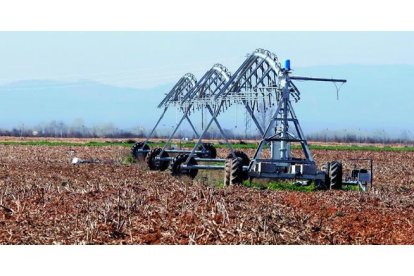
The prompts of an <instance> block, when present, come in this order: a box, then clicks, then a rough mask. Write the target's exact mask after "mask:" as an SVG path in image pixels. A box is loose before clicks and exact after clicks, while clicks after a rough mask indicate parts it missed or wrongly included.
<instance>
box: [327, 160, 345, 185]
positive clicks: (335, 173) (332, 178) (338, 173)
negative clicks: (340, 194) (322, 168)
mask: <svg viewBox="0 0 414 276" xmlns="http://www.w3.org/2000/svg"><path fill="white" fill-rule="evenodd" d="M328 176H329V183H330V188H331V189H341V188H342V163H341V162H338V161H332V162H331V163H329V174H328Z"/></svg>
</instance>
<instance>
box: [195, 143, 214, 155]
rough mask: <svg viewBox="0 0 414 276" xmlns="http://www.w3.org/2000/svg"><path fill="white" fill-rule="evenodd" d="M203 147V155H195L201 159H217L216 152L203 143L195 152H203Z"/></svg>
mask: <svg viewBox="0 0 414 276" xmlns="http://www.w3.org/2000/svg"><path fill="white" fill-rule="evenodd" d="M203 147H204V153H199V154H197V156H198V157H202V158H216V157H217V150H216V148H215V147H214V145H213V144H211V143H204V144H203V145H200V146H198V149H197V150H200V151H201V150H203Z"/></svg>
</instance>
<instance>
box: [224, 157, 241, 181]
mask: <svg viewBox="0 0 414 276" xmlns="http://www.w3.org/2000/svg"><path fill="white" fill-rule="evenodd" d="M242 183H243V165H242V160H241V158H233V159H227V160H226V163H225V164H224V185H226V186H228V185H241V184H242Z"/></svg>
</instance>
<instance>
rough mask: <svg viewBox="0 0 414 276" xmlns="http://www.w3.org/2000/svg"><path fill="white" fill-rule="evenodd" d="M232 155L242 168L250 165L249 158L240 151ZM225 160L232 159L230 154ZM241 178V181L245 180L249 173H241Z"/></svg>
mask: <svg viewBox="0 0 414 276" xmlns="http://www.w3.org/2000/svg"><path fill="white" fill-rule="evenodd" d="M234 154H235V155H236V157H238V158H240V159H241V164H242V166H249V165H250V158H249V157H248V156H247V154H245V153H244V152H242V151H240V150H235V151H234ZM227 159H233V155H232V154H231V153H229V154H228V155H227ZM242 178H243V180H247V179H248V178H249V172H248V171H243V172H242Z"/></svg>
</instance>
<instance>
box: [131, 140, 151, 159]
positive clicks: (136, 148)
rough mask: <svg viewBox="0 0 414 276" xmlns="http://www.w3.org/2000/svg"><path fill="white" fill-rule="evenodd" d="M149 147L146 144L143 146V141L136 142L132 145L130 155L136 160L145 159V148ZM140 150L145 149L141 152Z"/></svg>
mask: <svg viewBox="0 0 414 276" xmlns="http://www.w3.org/2000/svg"><path fill="white" fill-rule="evenodd" d="M149 149H150V147H149V146H148V145H147V144H145V146H144V142H138V143H135V144H134V145H133V146H132V148H131V155H132V157H133V158H134V159H136V160H145V157H146V156H147V154H148V152H147V150H149ZM140 150H145V152H141V151H140Z"/></svg>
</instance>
